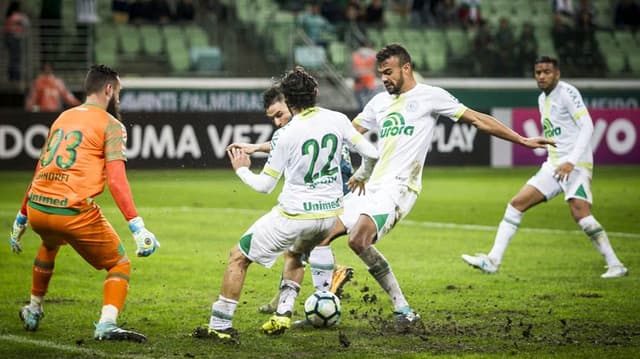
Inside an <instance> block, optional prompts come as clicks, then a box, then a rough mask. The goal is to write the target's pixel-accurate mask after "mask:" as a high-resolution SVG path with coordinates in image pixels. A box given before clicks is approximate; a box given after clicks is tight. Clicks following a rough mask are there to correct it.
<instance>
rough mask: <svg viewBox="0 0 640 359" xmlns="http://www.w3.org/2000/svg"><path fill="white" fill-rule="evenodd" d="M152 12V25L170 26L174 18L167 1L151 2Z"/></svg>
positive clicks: (156, 0) (155, 0) (153, 0)
mask: <svg viewBox="0 0 640 359" xmlns="http://www.w3.org/2000/svg"><path fill="white" fill-rule="evenodd" d="M150 10H151V13H150V14H149V17H150V19H149V20H150V21H151V22H152V23H160V24H168V23H169V22H170V21H171V18H172V17H173V16H172V14H171V8H170V7H169V3H168V2H167V0H151V5H150Z"/></svg>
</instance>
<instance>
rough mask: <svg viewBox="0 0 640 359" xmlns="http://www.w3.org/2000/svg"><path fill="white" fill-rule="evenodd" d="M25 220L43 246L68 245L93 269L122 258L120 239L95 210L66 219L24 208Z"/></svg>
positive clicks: (66, 216) (65, 216)
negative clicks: (27, 220)
mask: <svg viewBox="0 0 640 359" xmlns="http://www.w3.org/2000/svg"><path fill="white" fill-rule="evenodd" d="M27 218H29V225H30V226H31V228H32V229H33V230H34V231H35V232H36V233H38V235H40V238H41V239H42V242H43V243H44V244H45V246H47V247H49V248H54V247H57V246H60V245H63V244H65V243H68V244H69V245H71V246H72V247H73V249H75V251H76V252H78V254H80V256H82V258H84V260H86V261H87V262H88V263H89V264H91V265H92V266H93V267H94V268H96V269H104V268H111V267H113V266H114V265H116V264H117V263H119V262H120V260H121V258H122V257H123V256H124V255H125V251H124V247H123V246H122V244H121V243H120V237H118V234H117V233H116V231H115V230H114V229H113V227H112V226H111V224H109V222H108V221H107V219H106V218H105V216H104V215H103V214H102V212H101V211H100V208H98V207H95V208H92V209H90V210H88V211H84V212H80V213H78V214H76V215H71V216H69V215H60V214H50V213H45V212H42V211H40V210H37V209H35V208H32V207H30V206H27Z"/></svg>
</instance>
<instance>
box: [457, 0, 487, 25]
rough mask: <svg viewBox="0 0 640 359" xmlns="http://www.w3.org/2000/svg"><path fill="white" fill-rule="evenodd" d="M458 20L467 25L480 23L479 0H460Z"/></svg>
mask: <svg viewBox="0 0 640 359" xmlns="http://www.w3.org/2000/svg"><path fill="white" fill-rule="evenodd" d="M458 16H459V17H460V21H462V23H463V24H465V25H467V26H475V25H478V24H479V23H480V20H481V19H482V16H481V14H480V0H462V1H461V3H460V8H459V10H458Z"/></svg>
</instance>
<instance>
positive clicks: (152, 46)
mask: <svg viewBox="0 0 640 359" xmlns="http://www.w3.org/2000/svg"><path fill="white" fill-rule="evenodd" d="M140 36H141V38H142V48H143V50H144V53H145V54H147V55H152V56H157V55H160V54H161V53H162V50H163V49H164V44H163V41H162V33H161V32H160V29H159V28H158V27H157V26H155V25H141V26H140Z"/></svg>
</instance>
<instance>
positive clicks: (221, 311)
mask: <svg viewBox="0 0 640 359" xmlns="http://www.w3.org/2000/svg"><path fill="white" fill-rule="evenodd" d="M237 306H238V301H237V300H233V299H229V298H225V297H223V296H221V295H219V296H218V300H217V301H215V302H214V303H213V305H212V306H211V318H210V319H209V328H211V329H216V330H223V329H227V328H231V327H232V325H233V323H232V320H233V313H234V312H235V311H236V307H237Z"/></svg>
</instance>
